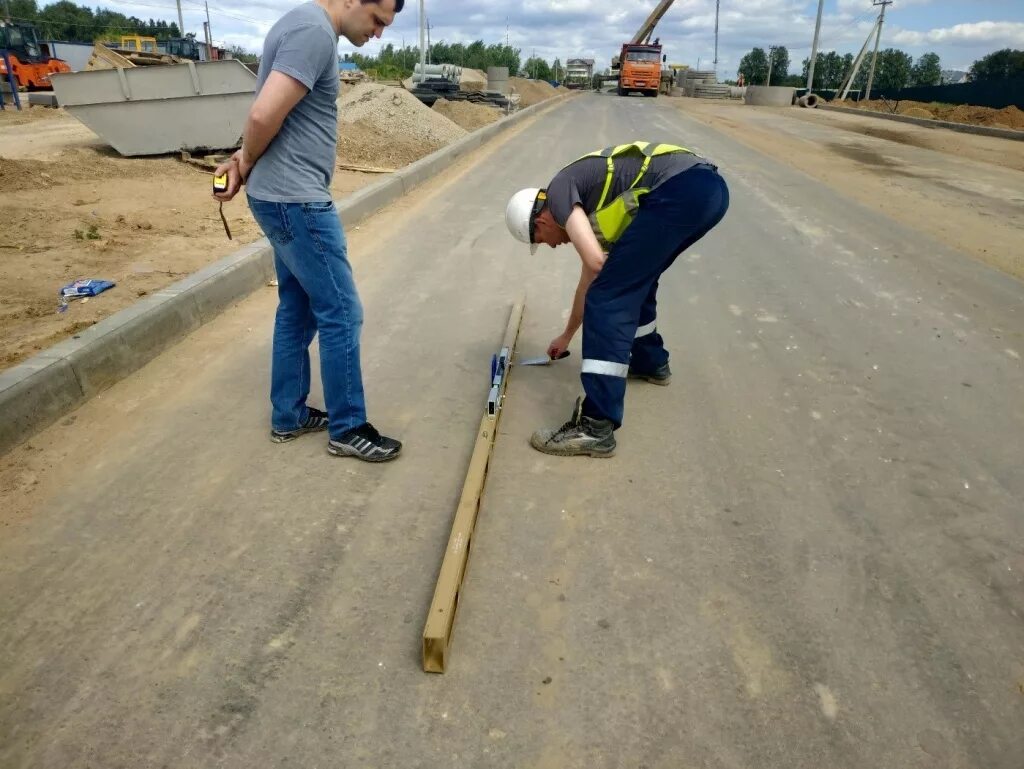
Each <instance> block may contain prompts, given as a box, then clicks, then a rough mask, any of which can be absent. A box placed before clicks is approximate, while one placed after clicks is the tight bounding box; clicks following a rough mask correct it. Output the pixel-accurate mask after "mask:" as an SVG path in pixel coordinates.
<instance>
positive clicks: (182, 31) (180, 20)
mask: <svg viewBox="0 0 1024 769" xmlns="http://www.w3.org/2000/svg"><path fill="white" fill-rule="evenodd" d="M7 2H8V3H10V0H7ZM178 34H179V35H181V36H182V37H185V20H184V19H183V18H182V16H181V0H178Z"/></svg>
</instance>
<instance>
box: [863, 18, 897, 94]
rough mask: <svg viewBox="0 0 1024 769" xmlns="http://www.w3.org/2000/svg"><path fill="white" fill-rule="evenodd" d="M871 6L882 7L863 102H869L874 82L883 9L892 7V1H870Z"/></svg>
mask: <svg viewBox="0 0 1024 769" xmlns="http://www.w3.org/2000/svg"><path fill="white" fill-rule="evenodd" d="M871 4H872V5H880V6H882V12H881V13H880V14H879V15H878V32H877V33H876V34H875V53H874V55H873V56H872V57H871V73H870V74H869V75H868V87H867V90H866V91H865V92H864V101H870V100H871V85H872V83H874V82H875V64H877V63H878V44H879V43H880V42H881V41H882V25H883V24H885V7H886V6H887V5H892V0H871Z"/></svg>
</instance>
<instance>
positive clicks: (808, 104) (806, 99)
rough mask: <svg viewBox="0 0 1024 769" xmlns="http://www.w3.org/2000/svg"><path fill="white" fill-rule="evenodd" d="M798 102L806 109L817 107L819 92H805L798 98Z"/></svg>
mask: <svg viewBox="0 0 1024 769" xmlns="http://www.w3.org/2000/svg"><path fill="white" fill-rule="evenodd" d="M796 103H797V104H799V105H800V106H801V107H804V108H805V109H806V108H810V109H817V107H818V96H817V94H813V93H805V94H804V95H803V96H801V97H800V98H799V99H797V100H796Z"/></svg>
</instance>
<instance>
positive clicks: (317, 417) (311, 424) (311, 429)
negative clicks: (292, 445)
mask: <svg viewBox="0 0 1024 769" xmlns="http://www.w3.org/2000/svg"><path fill="white" fill-rule="evenodd" d="M328 421H329V420H328V419H327V412H326V411H321V410H320V409H315V408H313V407H312V406H310V407H309V409H308V414H307V415H306V420H305V421H304V422H303V423H302V424H301V425H299V426H298V427H297V428H296V429H295V430H271V431H270V440H271V441H273V442H274V443H288V442H289V441H294V440H295V439H296V438H298V437H299V436H300V435H305V434H306V433H315V432H319V431H320V430H326V429H327V422H328Z"/></svg>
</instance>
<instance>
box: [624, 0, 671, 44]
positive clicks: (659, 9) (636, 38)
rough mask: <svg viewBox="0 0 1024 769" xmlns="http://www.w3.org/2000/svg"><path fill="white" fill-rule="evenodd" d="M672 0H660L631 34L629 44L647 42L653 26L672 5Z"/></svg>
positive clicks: (656, 24)
mask: <svg viewBox="0 0 1024 769" xmlns="http://www.w3.org/2000/svg"><path fill="white" fill-rule="evenodd" d="M673 2H674V0H661V2H660V3H658V4H657V5H656V6H655V7H654V10H653V11H651V15H650V16H648V17H647V21H645V22H644V23H643V24H642V25H641V26H640V29H638V30H637V31H636V34H635V35H633V39H632V40H630V41H629V44H630V45H639V44H640V43H649V42H650V40H651V35H652V34H654V28H655V27H656V26H658V22H659V21H661V17H662V16H664V15H665V13H666V12H667V11H668V9H669V8H671V7H672V3H673Z"/></svg>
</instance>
